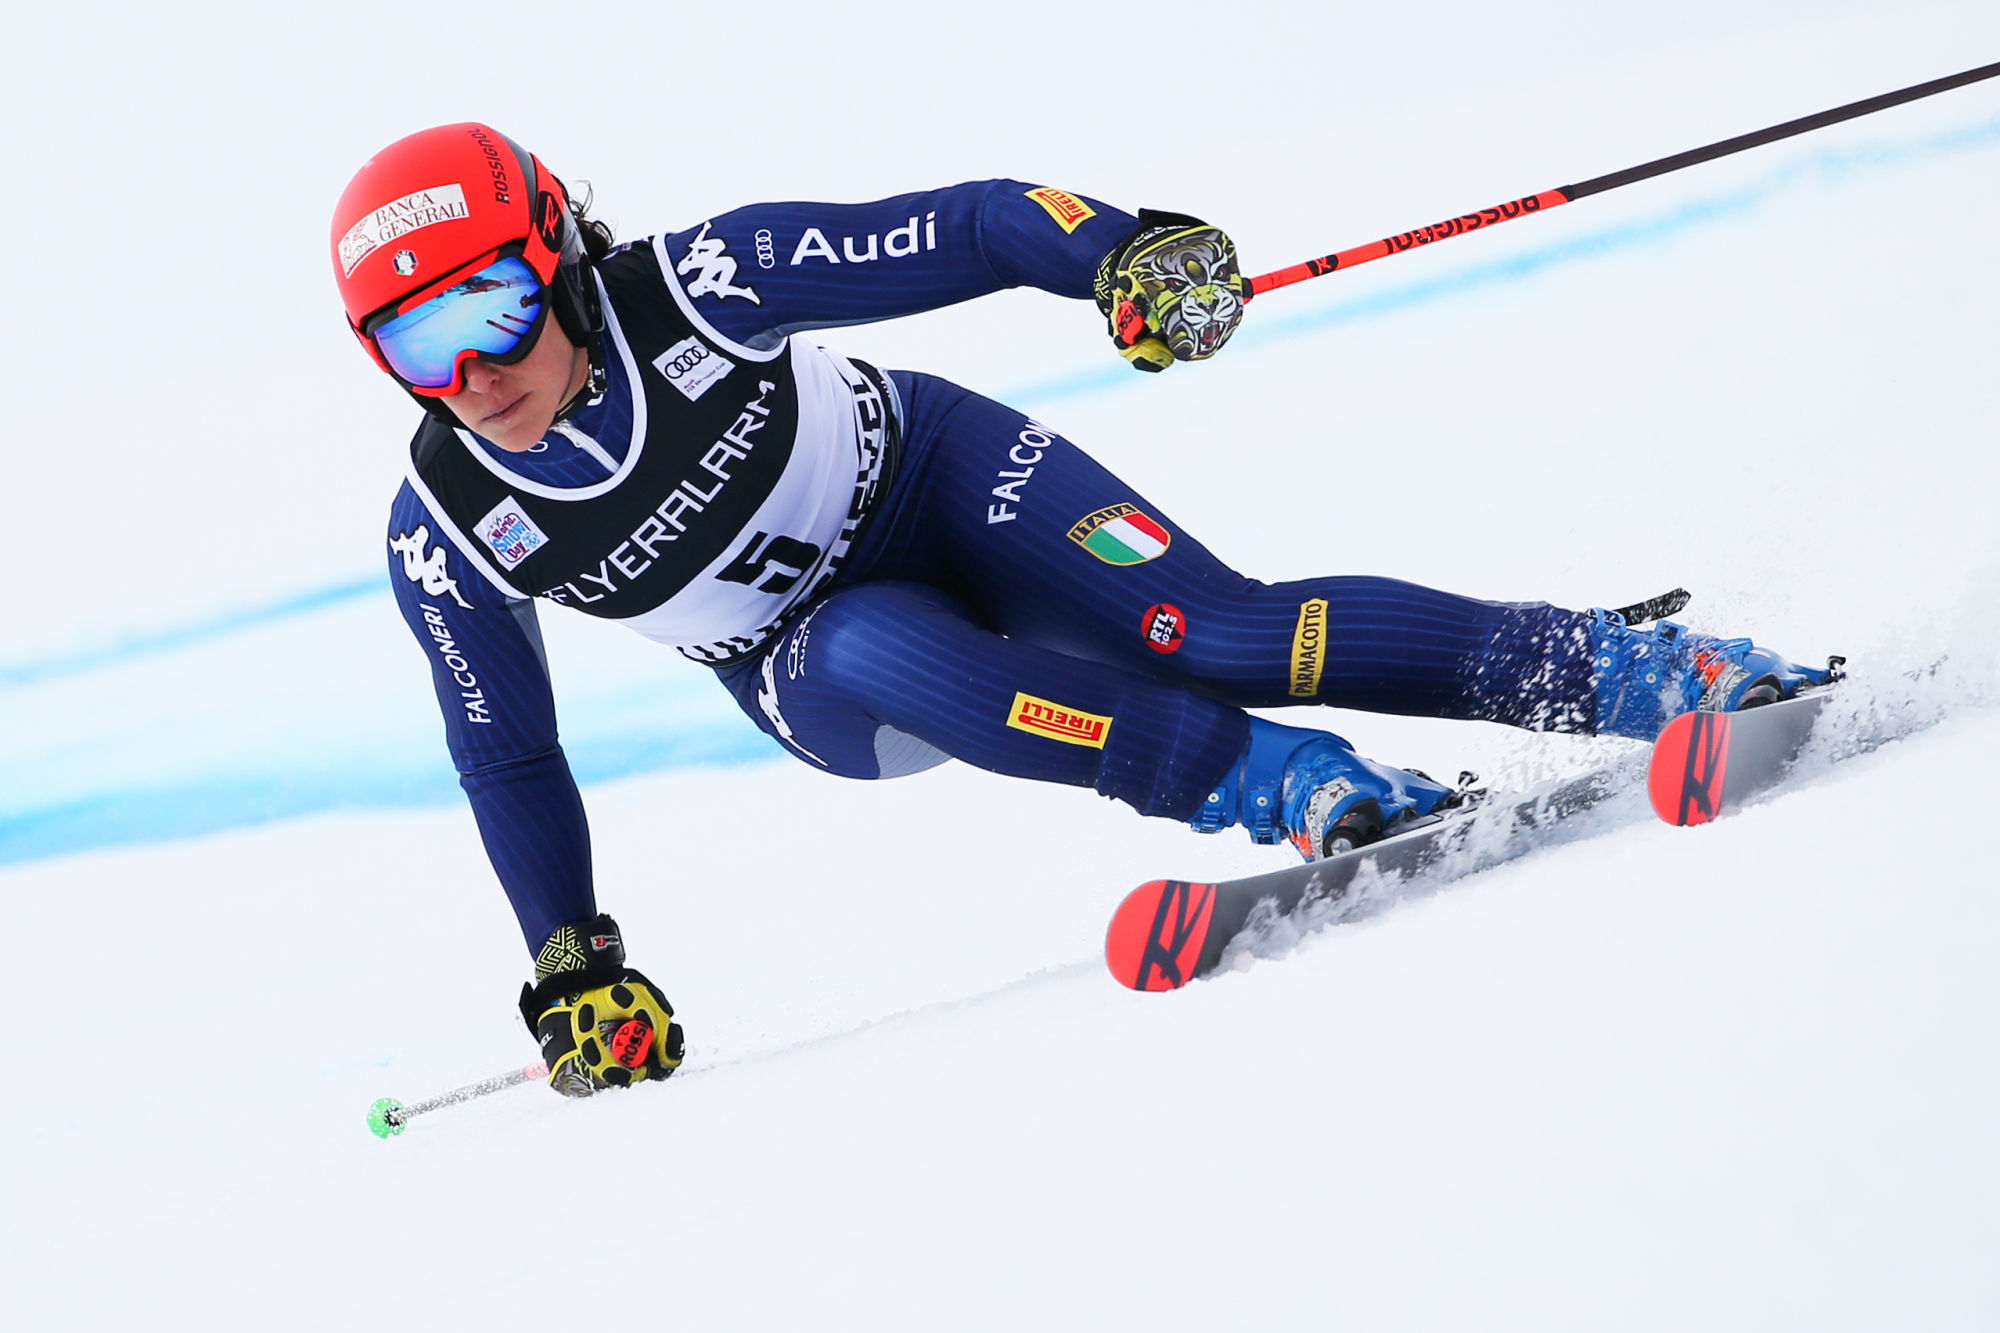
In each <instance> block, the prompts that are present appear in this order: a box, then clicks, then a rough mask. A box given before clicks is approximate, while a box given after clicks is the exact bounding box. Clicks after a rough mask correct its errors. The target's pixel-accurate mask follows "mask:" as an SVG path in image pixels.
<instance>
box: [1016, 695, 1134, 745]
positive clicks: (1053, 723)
mask: <svg viewBox="0 0 2000 1333" xmlns="http://www.w3.org/2000/svg"><path fill="white" fill-rule="evenodd" d="M1007 725H1008V726H1010V727H1012V728H1013V729H1014V730H1016V731H1025V732H1028V733H1029V734H1031V735H1035V736H1046V737H1048V738H1049V739H1050V740H1052V741H1062V742H1063V743H1064V744H1067V745H1088V746H1090V747H1091V748H1092V749H1094V750H1102V749H1103V748H1104V738H1105V736H1106V735H1108V734H1109V733H1110V731H1111V719H1110V718H1108V717H1105V716H1103V715H1102V714H1098V713H1086V712H1084V711H1083V710H1082V709H1080V708H1065V707H1063V706H1062V705H1061V704H1059V703H1052V702H1050V701H1049V700H1047V699H1038V698H1036V697H1035V696H1034V695H1032V694H1016V695H1015V696H1014V707H1013V708H1012V709H1011V710H1010V711H1009V712H1008V714H1007Z"/></svg>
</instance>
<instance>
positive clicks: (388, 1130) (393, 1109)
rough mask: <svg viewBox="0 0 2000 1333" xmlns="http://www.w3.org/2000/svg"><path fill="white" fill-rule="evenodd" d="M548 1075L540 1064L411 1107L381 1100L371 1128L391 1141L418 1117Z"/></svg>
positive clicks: (370, 1116) (373, 1109)
mask: <svg viewBox="0 0 2000 1333" xmlns="http://www.w3.org/2000/svg"><path fill="white" fill-rule="evenodd" d="M548 1076H549V1067H548V1066H547V1065H545V1064H543V1063H541V1062H540V1061H537V1062H536V1063H534V1064H531V1065H524V1066H523V1067H521V1068H520V1069H510V1070H508V1071H507V1072H506V1073H504V1074H496V1075H494V1076H493V1077H492V1078H487V1079H481V1080H480V1081H479V1082H477V1083H468V1084H466V1085H465V1086H464V1087H462V1088H453V1089H452V1090H451V1091H450V1092H444V1093H439V1094H438V1095H437V1096H435V1097H426V1098H425V1099H424V1100H422V1101H420V1102H416V1103H414V1104H413V1105H410V1106H405V1105H403V1104H402V1103H401V1102H399V1101H397V1100H396V1099H395V1098H394V1097H382V1098H379V1099H378V1100H377V1101H376V1102H375V1104H374V1105H373V1106H371V1107H369V1108H368V1128H369V1129H370V1130H371V1131H373V1132H374V1135H375V1137H376V1138H378V1139H386V1138H390V1137H392V1136H393V1135H397V1134H400V1133H402V1132H403V1127H404V1126H406V1125H408V1124H409V1123H410V1121H411V1120H412V1119H413V1118H415V1117H416V1116H420V1115H424V1114H426V1113H427V1112H430V1111H438V1110H442V1109H443V1108H445V1107H447V1106H456V1105H458V1104H459V1103H460V1102H469V1101H471V1100H472V1099H473V1098H474V1097H484V1096H486V1095H487V1094H488V1093H494V1092H501V1091H504V1090H505V1089H507V1088H512V1087H518V1086H519V1085H521V1084H523V1083H532V1082H534V1081H535V1080H536V1079H541V1078H547V1077H548Z"/></svg>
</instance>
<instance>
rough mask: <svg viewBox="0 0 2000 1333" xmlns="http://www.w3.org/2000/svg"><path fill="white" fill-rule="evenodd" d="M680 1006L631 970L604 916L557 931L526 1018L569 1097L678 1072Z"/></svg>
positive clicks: (552, 1078) (527, 997)
mask: <svg viewBox="0 0 2000 1333" xmlns="http://www.w3.org/2000/svg"><path fill="white" fill-rule="evenodd" d="M673 1017H674V1007H673V1006H672V1005H670V1004H668V1003H667V1002H666V1000H664V999H662V998H661V996H660V993H659V991H657V990H655V989H654V987H653V983H652V982H650V981H648V980H646V978H645V977H644V976H643V975H642V974H640V973H639V972H637V971H635V970H633V969H632V968H629V967H627V966H625V944H624V941H622V940H621V939H620V938H619V936H618V923H617V922H616V921H613V920H612V919H611V918H610V917H608V916H605V915H603V914H599V915H598V916H597V917H596V918H595V919H594V920H591V921H587V922H584V923H583V924H581V925H573V926H561V927H558V928H557V929H556V931H555V933H554V934H552V935H550V936H549V938H548V940H547V942H545V943H544V944H543V945H542V947H541V951H540V952H539V953H537V954H536V955H535V979H534V981H533V982H532V983H531V984H529V985H524V986H522V987H521V1018H522V1021H524V1022H525V1023H527V1025H528V1031H530V1032H532V1033H534V1034H535V1040H536V1041H537V1042H539V1043H541V1047H542V1059H543V1060H544V1061H546V1062H547V1064H548V1066H549V1086H550V1087H552V1088H554V1089H555V1090H556V1091H557V1092H560V1093H561V1094H563V1096H565V1097H588V1096H589V1095H590V1094H591V1093H593V1092H596V1091H597V1090H598V1089H599V1088H623V1087H627V1086H629V1085H631V1084H634V1083H638V1082H641V1081H643V1080H645V1079H649V1078H650V1079H662V1078H665V1077H666V1076H667V1075H669V1074H671V1073H673V1072H674V1070H676V1069H678V1068H680V1063H681V1052H682V1048H683V1045H684V1043H685V1038H684V1036H683V1034H682V1032H681V1025H680V1024H679V1023H676V1022H674V1021H673Z"/></svg>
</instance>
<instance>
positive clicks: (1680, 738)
mask: <svg viewBox="0 0 2000 1333" xmlns="http://www.w3.org/2000/svg"><path fill="white" fill-rule="evenodd" d="M1734 716H1735V714H1733V713H1705V712H1694V713H1682V714H1681V715H1680V716H1679V717H1677V718H1675V719H1673V721H1671V722H1669V723H1667V725H1666V727H1665V728H1664V729H1663V730H1662V731H1661V732H1660V737H1659V739H1658V740H1656V741H1654V742H1653V762H1652V764H1651V766H1650V767H1649V768H1648V769H1647V771H1646V791H1647V794H1648V795H1649V796H1651V797H1652V799H1653V813H1654V814H1657V815H1658V816H1659V817H1660V818H1662V819H1664V820H1666V821H1667V822H1668V823H1669V824H1679V825H1683V826H1686V825H1693V824H1706V823H1708V821H1710V820H1711V819H1714V818H1715V817H1716V816H1717V815H1718V814H1720V813H1722V801H1723V795H1722V794H1723V782H1724V780H1725V779H1726V778H1727V777H1728V776H1729V741H1730V721H1731V719H1732V718H1733V717H1734Z"/></svg>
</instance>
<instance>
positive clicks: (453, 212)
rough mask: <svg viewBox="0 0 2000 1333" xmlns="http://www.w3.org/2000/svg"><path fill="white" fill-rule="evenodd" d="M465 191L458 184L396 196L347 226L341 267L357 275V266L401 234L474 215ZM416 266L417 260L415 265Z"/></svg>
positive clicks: (343, 270) (347, 273)
mask: <svg viewBox="0 0 2000 1333" xmlns="http://www.w3.org/2000/svg"><path fill="white" fill-rule="evenodd" d="M470 216H471V214H470V213H468V212H467V211H466V207H465V191H464V190H463V189H461V188H460V187H459V186H457V185H433V186H432V187H431V188H430V189H428V190H418V191H416V192H414V193H412V194H406V195H404V196H403V197H402V198H401V199H392V200H390V201H389V202H388V203H386V204H384V205H382V206H381V207H380V208H378V209H376V210H375V211H374V212H372V213H370V214H369V215H368V216H367V217H364V218H362V219H361V221H359V222H357V223H355V224H354V225H353V226H351V227H349V228H348V229H347V235H345V236H343V237H341V238H340V267H341V272H342V273H343V275H344V276H346V277H350V278H351V277H353V276H354V270H355V267H356V266H357V265H358V264H360V263H361V261H362V260H364V259H366V258H368V256H369V255H371V254H373V253H375V251H377V250H379V249H381V248H382V247H383V246H385V245H387V244H388V243H389V242H391V241H393V240H395V239H396V238H397V237H399V236H408V235H409V234H410V233H411V232H413V231H419V230H421V229H423V228H425V227H428V226H431V225H433V224H434V223H439V222H455V221H457V220H458V219H460V218H465V217H470ZM411 267H412V268H414V267H415V265H414V263H413V264H412V265H411Z"/></svg>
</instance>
